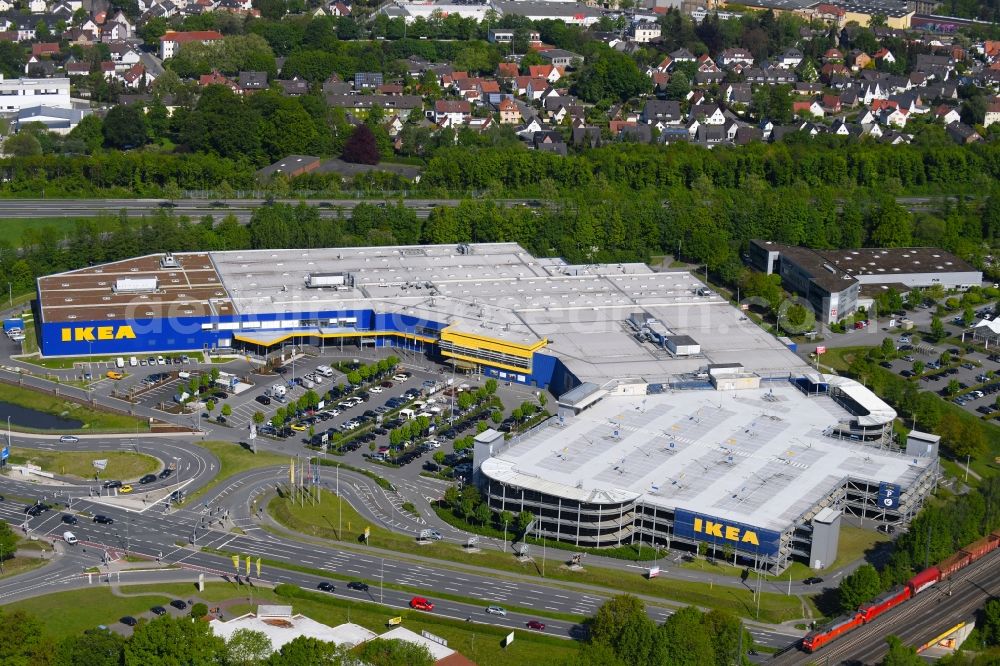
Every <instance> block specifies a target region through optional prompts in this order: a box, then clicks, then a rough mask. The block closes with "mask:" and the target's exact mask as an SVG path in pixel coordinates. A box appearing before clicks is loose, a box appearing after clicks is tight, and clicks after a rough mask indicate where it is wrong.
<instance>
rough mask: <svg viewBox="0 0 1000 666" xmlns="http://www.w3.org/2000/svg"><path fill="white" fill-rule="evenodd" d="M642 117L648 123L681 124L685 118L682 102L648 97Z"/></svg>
mask: <svg viewBox="0 0 1000 666" xmlns="http://www.w3.org/2000/svg"><path fill="white" fill-rule="evenodd" d="M640 119H641V120H642V121H643V122H644V123H646V124H648V125H652V124H655V123H664V124H667V125H679V124H680V123H681V121H682V120H683V117H682V115H681V105H680V102H677V101H675V100H659V99H647V100H646V104H645V105H644V106H643V107H642V115H641V116H640Z"/></svg>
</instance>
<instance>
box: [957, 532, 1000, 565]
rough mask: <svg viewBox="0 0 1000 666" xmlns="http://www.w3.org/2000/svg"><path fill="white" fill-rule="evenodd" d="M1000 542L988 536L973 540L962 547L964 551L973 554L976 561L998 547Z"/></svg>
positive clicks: (973, 559)
mask: <svg viewBox="0 0 1000 666" xmlns="http://www.w3.org/2000/svg"><path fill="white" fill-rule="evenodd" d="M998 543H1000V542H998V541H997V540H996V539H994V538H993V537H992V536H986V537H983V538H982V539H979V540H978V541H973V542H972V543H970V544H969V545H968V546H966V547H965V548H963V549H962V551H963V552H966V553H968V554H969V555H971V556H972V561H973V562H975V561H976V560H978V559H979V558H980V557H982V556H983V555H985V554H987V553H989V552H990V551H992V550H994V549H996V547H997V544H998Z"/></svg>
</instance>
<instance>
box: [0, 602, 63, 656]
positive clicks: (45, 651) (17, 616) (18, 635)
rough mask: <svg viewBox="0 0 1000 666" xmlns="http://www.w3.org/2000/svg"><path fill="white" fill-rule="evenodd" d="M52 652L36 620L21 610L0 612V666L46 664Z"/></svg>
mask: <svg viewBox="0 0 1000 666" xmlns="http://www.w3.org/2000/svg"><path fill="white" fill-rule="evenodd" d="M52 651H53V646H52V643H51V642H50V641H49V640H48V639H46V638H45V637H44V636H43V634H42V624H41V622H39V620H38V618H36V617H35V616H34V615H31V614H29V613H26V612H24V611H21V610H15V611H6V612H0V664H5V665H7V664H10V666H35V664H46V663H48V662H49V659H50V656H51V654H52Z"/></svg>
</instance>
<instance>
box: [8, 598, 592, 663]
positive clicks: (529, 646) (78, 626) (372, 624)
mask: <svg viewBox="0 0 1000 666" xmlns="http://www.w3.org/2000/svg"><path fill="white" fill-rule="evenodd" d="M121 589H122V591H123V592H125V593H127V594H142V595H143V596H139V597H118V596H115V595H113V594H111V591H110V590H109V589H108V588H107V587H106V586H103V585H102V586H97V585H95V586H93V587H90V588H88V589H85V590H73V591H70V592H60V593H57V594H49V595H46V596H42V597H35V598H32V599H27V600H25V601H19V602H16V603H13V604H10V605H8V608H9V609H20V610H25V611H28V612H30V613H33V614H35V615H37V616H38V617H39V618H40V619H41V621H42V625H43V627H44V628H45V631H46V633H48V634H49V635H51V636H52V637H53V638H56V639H60V638H63V637H65V636H70V635H75V634H79V633H80V632H82V631H83V630H85V629H88V628H92V627H96V626H97V625H99V624H111V623H112V622H115V621H117V620H118V618H120V617H122V616H123V615H135V616H137V617H138V616H139V615H140V614H142V613H144V612H145V611H148V609H149V608H150V607H151V606H156V605H164V604H165V603H166V602H168V601H169V600H171V599H176V598H181V599H185V600H187V599H195V600H202V601H204V602H206V603H208V604H210V605H211V604H216V603H222V602H226V601H230V600H238V601H239V602H240V603H238V604H233V605H229V606H227V607H226V610H225V612H224V615H225V618H226V619H229V618H231V617H235V616H236V615H238V614H240V613H242V612H245V611H246V610H249V607H250V606H249V597H248V595H247V594H246V593H247V592H248V588H246V587H237V586H236V585H230V584H226V583H208V584H206V586H205V591H204V592H198V591H197V589H196V588H195V586H194V584H165V585H150V586H145V585H142V586H138V585H132V586H124V587H122V588H121ZM253 603H254V606H256V605H257V604H258V603H265V604H282V605H288V604H291V605H292V608H293V609H294V611H295V612H297V613H302V614H304V615H306V616H308V617H310V618H312V619H314V620H316V621H318V622H322V623H324V624H327V625H330V626H336V625H339V624H342V623H344V622H348V621H350V622H353V623H355V624H360V625H362V626H364V627H367V628H369V629H371V630H372V631H375V632H377V633H382V632H384V631H386V630H387V627H386V621H387V620H388V619H389V618H390V617H396V616H402V617H403V626H405V627H407V628H409V629H410V630H412V631H415V632H417V633H419V632H420V631H421V630H422V629H426V630H427V631H430V632H431V633H433V634H436V635H438V636H441V637H442V638H445V639H447V641H448V646H449V647H451V648H453V649H455V650H458V651H459V652H461V653H463V654H464V655H466V656H467V657H469V658H470V659H472V660H473V661H475V662H476V663H477V664H480V666H520V665H522V664H523V665H524V666H533V665H534V664H544V663H549V664H551V663H563V662H565V661H567V660H569V659H571V658H572V657H573V655H574V654H575V653H576V652H577V651H578V650H579V647H578V644H576V643H574V642H572V641H567V640H563V639H560V638H556V637H554V636H545V635H544V634H539V633H537V632H529V631H517V632H516V633H517V638H516V640H515V641H514V643H513V644H512V645H511V646H510V647H509V648H507V649H504V648H501V647H500V640H501V639H502V638H503V636H505V635H507V634H508V633H509V632H510V630H508V629H503V628H500V627H491V626H487V625H480V624H471V625H470V624H468V623H465V622H461V621H454V620H448V619H446V618H441V617H436V616H435V615H434V614H433V613H421V612H419V611H410V610H401V609H397V608H387V607H382V606H379V605H378V604H375V603H371V602H357V601H349V600H346V599H339V598H336V597H328V596H326V595H322V594H320V593H308V592H307V593H304V594H303V597H302V598H288V597H283V596H279V595H277V594H275V593H274V592H272V591H271V590H268V589H263V588H258V589H256V590H254V593H253Z"/></svg>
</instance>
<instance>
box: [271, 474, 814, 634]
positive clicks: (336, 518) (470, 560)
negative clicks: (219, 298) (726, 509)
mask: <svg viewBox="0 0 1000 666" xmlns="http://www.w3.org/2000/svg"><path fill="white" fill-rule="evenodd" d="M268 511H269V512H270V514H271V516H272V517H273V518H274V519H275V520H276V521H278V522H279V523H281V524H282V525H284V526H285V527H287V528H289V529H291V530H293V531H295V532H298V533H301V534H306V535H309V536H314V537H319V538H323V539H330V540H333V541H343V542H352V543H358V542H359V540H360V539H361V537H362V535H363V533H364V529H365V527H370V528H371V533H370V536H369V545H371V546H375V547H378V548H385V549H387V550H394V551H397V552H400V553H405V554H419V555H424V556H427V557H431V558H434V559H438V560H447V561H451V562H461V563H462V564H471V565H476V566H482V567H488V568H490V569H493V570H497V571H508V572H512V573H517V574H522V575H528V576H538V577H539V578H541V562H526V563H522V562H518V561H517V560H515V559H514V557H513V554H508V553H502V552H498V551H495V550H491V549H489V548H487V549H484V550H482V551H481V552H479V553H474V554H470V553H466V552H464V549H463V548H462V547H461V546H460V545H458V544H453V543H447V542H444V541H436V542H433V543H429V544H425V545H420V546H418V545H417V544H416V540H415V539H414V538H413V537H410V536H406V535H403V534H397V533H395V532H391V531H389V530H386V529H385V528H382V527H379V526H378V525H372V524H371V522H370V521H368V520H365V519H364V518H363V517H362V516H361V515H360V514H359V513H358V512H357V511H356V510H355V509H354V508H353V507H352V506H351V505H350V503H349V502H347V501H346V500H345V501H342V502H340V504H339V505H338V502H337V497H336V496H335V495H333V494H331V493H325V494H322V495H321V502H320V503H319V504H318V505H315V506H313V505H311V504H306V505H305V506H299V505H297V504H295V503H293V502H291V501H289V500H288V499H287V498H282V497H276V498H274V499H272V500H271V502H270V503H269V505H268ZM341 512H343V513H342V515H340V513H341ZM339 525H342V526H343V529H342V531H340V532H339V533H338V526H339ZM532 550H533V552H534V553H535V554H536V557H537V555H538V550H539V549H538V548H537V547H533V549H532ZM549 553H550V554H551V555H553V557H555V558H559V557H560V555H561V554H562V553H561V551H559V550H555V549H550V550H549ZM566 559H568V557H567V558H566ZM642 571H643V570H642V569H638V568H637V569H636V570H635V572H634V573H626V572H622V571H620V570H616V569H606V568H603V567H586V568H585V570H584V571H571V570H570V569H569V568H568V567H566V566H565V564H564V563H563V562H562V561H560V560H558V559H557V560H556V561H552V560H549V561H548V564H547V566H546V568H545V578H546V579H548V580H556V581H570V582H574V583H586V584H589V585H597V586H600V587H606V588H608V589H609V594H613V593H617V592H632V593H635V594H644V595H648V596H653V597H661V598H662V599H664V600H670V601H675V602H679V603H683V604H696V605H698V606H703V607H708V608H723V609H727V610H729V611H730V612H733V613H736V614H738V615H742V616H743V617H748V618H755V617H756V603H755V602H754V600H753V594H752V592H751V591H750V590H749V589H748V588H746V587H734V586H722V585H720V586H719V587H714V586H713V587H711V588H710V587H709V586H708V585H705V584H702V583H693V582H690V581H679V580H671V579H670V578H667V577H661V578H654V579H652V580H647V579H646V578H645V577H643V575H642ZM801 614H802V611H801V604H800V601H799V598H798V597H795V596H786V595H782V594H775V593H764V594H763V595H762V596H761V603H760V618H759V619H760V620H761V621H762V622H775V623H777V622H785V621H787V620H792V619H796V618H798V617H800V616H801Z"/></svg>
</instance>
